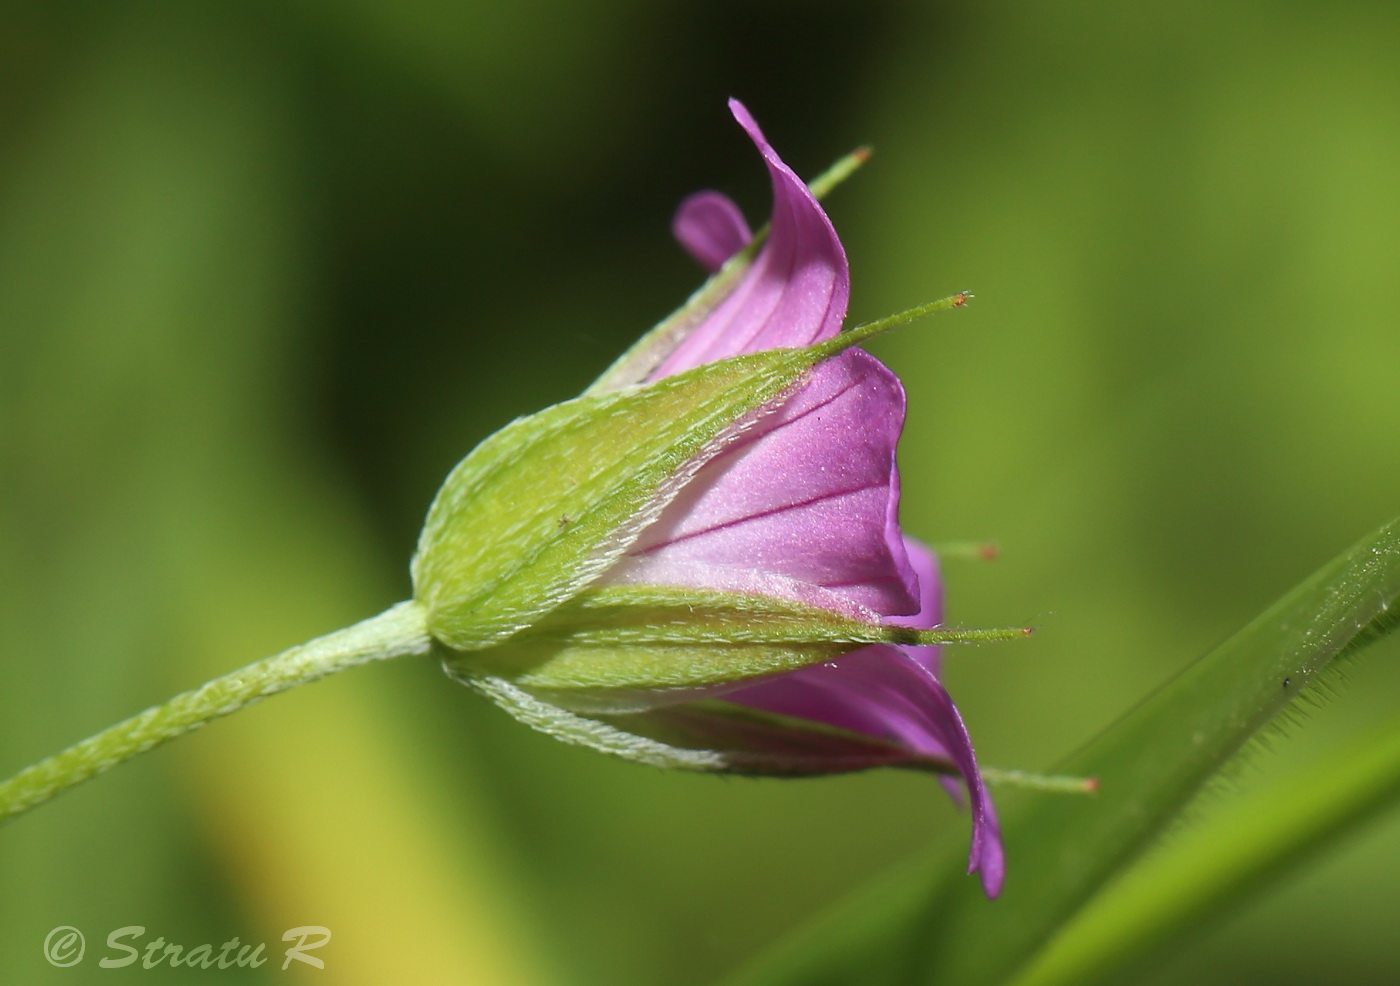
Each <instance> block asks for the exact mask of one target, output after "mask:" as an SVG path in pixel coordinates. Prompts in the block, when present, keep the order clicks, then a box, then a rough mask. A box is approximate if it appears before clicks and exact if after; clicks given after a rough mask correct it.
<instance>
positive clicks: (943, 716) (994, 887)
mask: <svg viewBox="0 0 1400 986" xmlns="http://www.w3.org/2000/svg"><path fill="white" fill-rule="evenodd" d="M724 699H725V701H726V702H731V703H734V704H736V705H741V706H745V707H748V708H754V709H759V710H762V711H765V712H772V713H777V714H779V715H784V716H792V717H794V718H798V719H807V720H812V721H814V722H817V723H821V724H823V725H827V726H834V727H836V728H838V729H843V730H848V731H850V732H853V733H859V734H862V735H864V736H870V737H872V738H875V739H881V740H886V741H889V742H890V743H892V744H893V745H895V746H896V747H898V748H899V749H901V750H903V751H905V756H904V758H903V762H904V763H905V764H906V765H915V764H917V763H918V762H919V761H921V760H927V761H934V762H944V763H951V764H952V765H953V766H955V767H956V768H957V770H958V773H960V774H961V775H962V777H963V781H964V782H965V784H966V785H967V792H968V802H969V808H970V809H971V813H972V847H971V849H970V851H969V853H968V872H973V871H980V872H981V874H982V885H983V887H984V888H985V890H986V892H987V895H988V896H991V897H995V896H996V895H997V894H998V893H1000V892H1001V886H1002V881H1003V879H1004V877H1005V872H1006V864H1005V856H1004V853H1003V850H1002V844H1001V830H1000V828H999V826H998V823H997V817H996V809H995V808H994V807H993V805H992V800H991V796H990V795H989V794H988V793H987V787H986V784H985V783H984V782H983V780H982V775H981V773H980V772H979V771H978V769H977V759H976V756H975V754H974V753H973V749H972V741H971V739H970V738H969V736H968V733H967V727H966V726H965V725H964V724H963V721H962V717H961V716H960V715H959V714H958V710H957V707H956V706H954V704H953V700H952V698H951V697H950V696H949V695H948V692H947V690H946V689H945V688H944V687H943V685H942V684H941V683H940V682H939V680H938V679H937V678H936V677H935V676H934V674H933V672H932V671H931V670H930V669H929V668H927V667H925V666H924V664H923V663H922V662H921V661H920V660H919V659H917V658H915V657H913V656H911V655H909V654H907V653H905V651H904V650H903V649H902V648H899V647H893V646H890V645H887V644H876V645H874V646H870V647H863V648H861V649H859V650H856V651H852V652H851V653H849V654H846V655H844V656H843V657H840V658H838V659H837V660H835V661H829V662H825V663H822V664H816V665H812V666H810V667H806V668H802V669H800V670H797V671H789V672H787V673H785V674H780V675H774V676H772V677H771V678H766V679H764V680H762V681H760V682H757V683H756V684H753V685H749V686H747V687H745V688H741V689H736V690H734V691H731V692H729V693H727V694H726V695H725V696H724ZM887 762H888V763H890V764H891V765H897V764H898V763H899V762H900V761H899V760H898V759H896V758H893V757H891V758H890V759H889V760H888V761H887Z"/></svg>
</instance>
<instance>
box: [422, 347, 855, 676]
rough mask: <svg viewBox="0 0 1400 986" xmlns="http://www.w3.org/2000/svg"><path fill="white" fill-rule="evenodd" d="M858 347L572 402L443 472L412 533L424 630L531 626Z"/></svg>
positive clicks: (730, 367) (461, 635)
mask: <svg viewBox="0 0 1400 986" xmlns="http://www.w3.org/2000/svg"><path fill="white" fill-rule="evenodd" d="M838 340H840V341H838ZM855 341H856V339H855V337H851V338H850V340H849V341H847V340H846V339H844V338H842V337H838V339H837V340H831V341H828V342H826V343H822V344H820V345H817V346H812V347H809V348H807V349H783V350H770V351H768V352H762V353H754V354H751V355H747V356H738V357H735V358H733V359H727V360H721V361H719V362H716V363H709V364H706V365H704V366H700V367H696V368H695V369H693V370H689V371H687V372H685V373H681V374H677V375H676V376H674V377H668V378H666V379H664V380H661V381H659V382H657V383H653V384H648V385H646V386H643V387H636V388H630V389H627V390H622V391H616V392H612V393H607V394H602V395H597V396H584V397H579V398H577V399H575V400H572V401H566V402H565V403H563V404H556V405H554V406H553V407H550V408H546V409H545V410H543V411H540V412H539V413H537V414H533V415H530V416H528V417H525V418H520V419H517V420H516V421H514V422H512V423H511V424H509V425H507V426H506V427H505V428H503V429H501V430H500V431H498V432H497V433H496V434H494V435H492V436H491V437H490V438H488V439H486V441H484V442H482V443H481V444H480V445H479V446H477V448H476V449H475V450H474V451H473V452H472V453H471V454H470V455H468V456H467V457H466V458H465V459H464V460H462V462H461V463H459V464H458V465H457V467H456V468H455V469H453V471H452V472H451V474H450V475H449V476H448V477H447V480H446V481H445V482H444V483H443V485H442V488H441V489H440V490H439V491H438V495H437V497H436V499H435V500H434V501H433V504H432V506H431V507H430V508H429V510H428V518H427V521H426V522H425V524H424V527H423V533H422V535H421V537H420V538H419V542H418V551H417V553H416V555H415V557H414V560H413V566H412V571H413V583H414V595H415V598H416V599H417V600H418V602H419V603H421V604H422V605H423V606H424V608H425V609H426V610H427V614H428V630H429V632H430V633H431V634H432V636H433V637H434V638H435V639H436V640H439V641H441V642H442V643H444V644H446V645H448V646H449V647H452V648H454V649H456V650H462V651H469V650H476V649H478V648H482V647H489V646H492V645H494V644H498V643H501V642H502V641H504V640H506V639H508V638H509V637H511V636H512V635H514V634H516V633H518V632H519V631H521V630H523V629H525V628H527V627H529V626H531V625H532V624H534V623H536V622H538V621H539V620H540V619H541V618H542V617H543V616H545V615H546V614H548V613H550V612H551V611H552V610H554V609H555V608H557V607H558V606H560V605H561V604H563V603H564V602H566V601H568V600H569V599H570V598H572V597H573V596H575V595H576V594H577V593H578V592H580V591H581V590H582V589H583V588H584V587H585V586H587V585H588V584H589V583H590V582H592V581H593V580H594V579H595V578H597V577H598V576H599V575H600V574H602V572H604V571H605V570H606V569H607V568H608V567H609V566H610V565H612V564H613V563H614V562H615V561H616V560H617V559H618V558H619V557H620V556H621V554H622V553H623V552H624V551H625V550H626V549H627V547H628V546H629V545H630V544H631V543H632V542H633V541H635V540H636V538H637V535H638V534H639V533H640V532H641V530H642V529H643V528H644V527H646V525H647V524H649V523H651V521H653V520H655V519H656V517H657V515H658V514H659V513H660V512H661V510H662V509H664V508H665V506H666V505H667V504H668V503H669V502H670V501H671V500H672V499H673V498H674V497H675V495H676V494H677V493H678V492H679V491H680V490H681V488H682V487H684V485H685V484H686V482H687V481H688V480H689V479H690V478H692V477H693V476H694V475H695V474H696V472H698V471H699V469H700V468H701V467H702V466H703V465H704V464H705V463H706V462H708V461H709V460H710V459H712V458H713V457H714V456H716V455H718V454H719V453H720V452H722V451H723V450H724V449H725V448H726V447H728V445H729V444H730V443H731V442H733V441H735V440H737V439H738V438H740V437H741V436H742V435H743V434H744V432H745V431H747V430H748V429H749V428H751V427H753V426H754V425H755V424H756V423H758V422H759V421H760V420H762V418H763V416H764V414H765V412H766V411H769V410H771V409H773V408H774V407H776V406H779V401H780V398H781V397H782V396H783V394H784V393H785V392H786V391H788V390H789V389H790V388H791V387H793V386H794V385H795V384H796V383H797V382H798V381H799V380H800V379H801V378H802V376H803V374H804V373H806V371H808V370H809V369H811V367H812V366H814V365H815V364H816V363H818V362H820V361H821V360H822V359H825V358H826V357H828V356H831V355H833V354H834V353H836V352H838V351H840V350H841V349H844V348H846V346H847V345H850V344H853V343H854V342H855Z"/></svg>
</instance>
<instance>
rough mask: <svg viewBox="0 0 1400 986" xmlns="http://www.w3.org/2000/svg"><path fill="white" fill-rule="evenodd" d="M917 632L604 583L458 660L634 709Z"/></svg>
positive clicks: (692, 592) (562, 698) (815, 612)
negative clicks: (530, 623) (501, 639)
mask: <svg viewBox="0 0 1400 986" xmlns="http://www.w3.org/2000/svg"><path fill="white" fill-rule="evenodd" d="M917 633H918V631H912V630H909V629H908V628H905V627H897V626H891V625H888V624H884V623H880V622H878V619H877V618H875V617H873V616H872V618H871V619H869V620H862V619H855V618H852V617H849V616H845V615H842V614H840V613H835V612H832V611H830V610H825V609H819V608H816V607H813V606H806V605H803V604H801V603H797V602H792V601H789V600H785V599H777V598H772V597H768V596H753V595H745V594H740V593H730V592H717V591H712V590H704V589H691V588H687V587H679V586H677V587H673V586H602V587H593V588H589V589H586V590H584V591H582V592H580V593H579V594H578V595H576V596H575V597H573V598H572V599H570V600H568V601H567V602H565V603H563V604H562V605H560V606H559V607H557V608H556V609H554V610H552V611H551V612H550V613H549V614H548V615H546V616H545V617H544V618H542V619H541V620H540V621H539V622H538V623H536V624H535V625H533V626H531V627H530V628H529V629H527V630H524V631H522V632H520V633H518V634H516V635H515V636H514V637H512V638H511V639H510V640H508V641H507V642H505V643H503V644H501V645H499V646H496V647H492V648H488V649H485V650H478V651H473V652H470V653H465V654H461V655H459V656H458V657H457V658H455V660H456V662H457V663H459V664H461V665H462V666H463V667H464V668H468V669H470V670H472V671H474V672H476V673H488V674H492V675H497V676H500V677H503V678H507V679H509V680H511V681H514V682H516V683H517V684H519V685H520V686H522V687H524V688H526V689H528V690H530V691H531V692H534V693H536V694H542V695H546V696H548V697H549V699H550V700H551V701H553V702H557V703H558V704H560V705H563V706H564V707H566V708H571V709H575V710H584V711H597V710H605V709H613V710H615V709H624V708H625V709H628V710H634V709H638V708H646V707H650V706H653V705H660V704H670V703H672V702H674V701H676V700H678V699H679V698H683V697H687V696H689V695H692V694H695V691H694V690H696V689H711V688H714V687H715V686H723V685H739V684H742V683H744V682H745V681H747V680H750V679H752V678H756V677H758V676H760V675H766V674H773V673H776V672H780V671H791V670H793V669H795V668H800V667H805V666H807V665H809V664H814V663H816V662H818V661H827V660H832V659H834V658H836V657H839V656H840V655H842V654H844V653H846V652H847V651H849V650H852V649H854V648H856V647H862V646H865V645H866V644H875V643H892V642H896V641H903V640H904V638H906V637H909V636H912V635H915V634H917Z"/></svg>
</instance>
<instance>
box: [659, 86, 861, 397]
mask: <svg viewBox="0 0 1400 986" xmlns="http://www.w3.org/2000/svg"><path fill="white" fill-rule="evenodd" d="M729 109H730V112H732V113H733V114H734V118H735V119H736V120H738V121H739V125H740V126H742V127H743V128H744V130H745V131H747V132H748V135H749V137H750V138H751V139H752V140H753V142H754V144H755V145H756V146H757V147H758V150H759V153H760V154H762V155H763V160H764V163H765V164H767V166H768V173H769V176H770V177H771V179H772V183H773V219H772V222H771V224H770V227H769V233H768V239H767V240H766V241H765V242H764V244H763V248H762V249H761V250H759V252H758V256H757V257H755V258H754V262H753V266H752V267H750V268H749V270H748V271H747V272H746V273H745V275H744V277H743V278H742V279H741V280H740V281H739V282H738V283H737V284H736V285H735V286H734V288H733V289H732V290H731V291H730V292H729V293H728V294H726V295H725V296H724V298H723V299H722V300H721V301H719V302H718V303H717V304H716V305H715V307H714V308H713V309H711V310H710V311H709V312H708V313H706V315H705V317H704V318H703V319H702V320H701V321H700V323H699V324H697V325H696V326H695V327H694V328H693V329H691V330H690V331H689V332H688V334H687V335H686V336H685V338H684V339H683V340H682V341H681V342H680V344H679V345H677V346H676V348H675V349H674V350H673V351H672V352H671V353H670V354H669V355H668V356H667V357H666V358H665V360H663V361H662V363H661V365H660V366H659V367H658V368H657V369H656V370H655V371H654V372H653V373H652V374H651V376H650V378H649V379H652V380H657V379H660V378H661V377H666V376H670V375H671V374H673V373H680V372H681V371H683V370H688V369H690V368H691V367H695V366H700V365H701V364H702V363H710V362H713V361H714V360H719V359H724V358H726V357H729V356H738V355H740V354H741V353H754V352H758V351H760V350H763V349H778V348H785V347H795V346H806V345H810V344H811V343H814V342H819V341H821V340H823V339H829V338H831V337H832V336H834V335H836V333H837V332H839V331H840V330H841V320H842V319H844V318H845V317H846V304H847V302H848V301H849V299H850V291H851V281H850V271H849V268H848V266H847V264H846V251H845V250H844V249H843V248H842V246H841V241H840V240H839V239H837V237H836V230H835V229H834V228H832V225H831V220H830V219H828V218H827V216H826V213H825V212H823V211H822V207H821V206H820V205H819V204H818V203H817V200H816V197H815V196H813V195H812V193H811V191H810V190H809V189H808V188H807V186H806V184H804V183H803V181H802V179H800V178H798V177H797V175H796V173H795V172H793V170H792V169H791V168H789V167H788V166H787V165H786V164H784V163H783V161H782V159H781V158H779V157H778V154H777V152H776V151H774V150H773V148H772V147H771V146H770V145H769V143H768V141H767V140H765V139H764V136H763V132H762V131H761V130H759V128H758V124H757V123H755V122H754V119H753V117H752V116H750V115H749V111H748V110H746V109H745V108H744V106H743V104H741V103H740V102H739V101H738V100H730V102H729Z"/></svg>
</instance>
